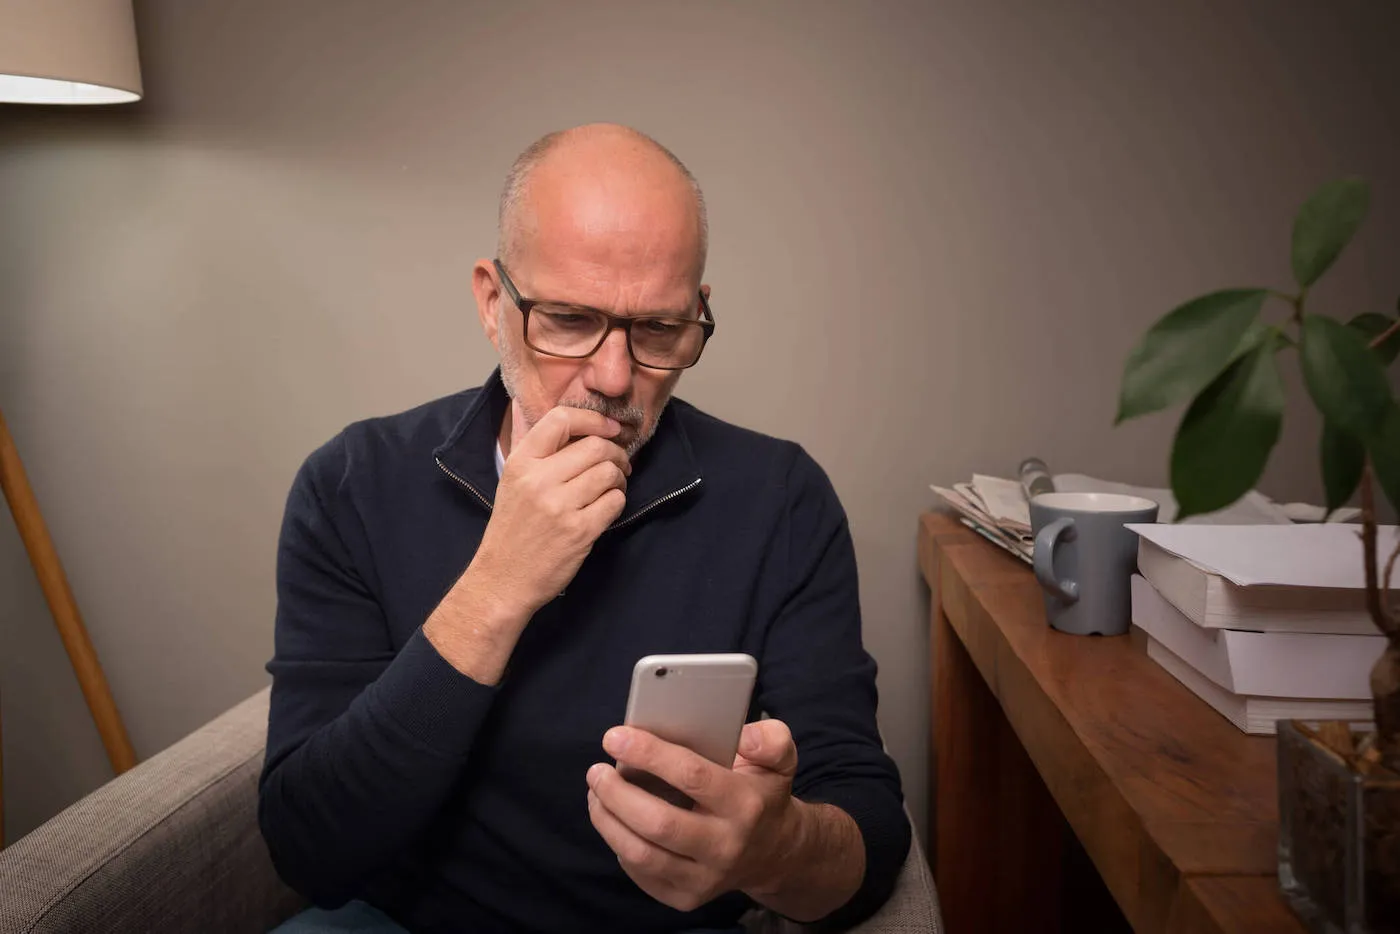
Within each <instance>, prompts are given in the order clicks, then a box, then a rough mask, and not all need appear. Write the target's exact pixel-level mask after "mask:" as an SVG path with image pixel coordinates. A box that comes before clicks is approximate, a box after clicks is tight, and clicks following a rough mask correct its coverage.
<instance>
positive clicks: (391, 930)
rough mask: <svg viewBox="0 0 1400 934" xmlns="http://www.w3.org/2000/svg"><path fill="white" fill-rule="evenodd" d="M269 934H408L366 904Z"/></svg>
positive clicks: (729, 931) (315, 912)
mask: <svg viewBox="0 0 1400 934" xmlns="http://www.w3.org/2000/svg"><path fill="white" fill-rule="evenodd" d="M743 930H744V929H743V928H739V927H736V928H726V929H724V930H719V929H716V928H706V929H705V930H703V931H701V930H696V931H691V932H688V934H743ZM269 934H408V932H407V931H406V930H404V929H403V928H401V927H399V925H398V924H396V923H394V919H393V918H391V917H389V916H388V915H386V914H385V913H384V912H382V911H380V910H379V909H378V908H375V907H374V906H373V905H371V904H369V903H367V902H361V901H353V902H347V903H346V904H344V905H342V906H341V907H339V908H337V909H335V910H334V911H327V910H326V909H324V908H308V909H306V910H305V911H303V912H302V913H301V914H299V915H295V916H294V917H291V918H288V919H287V920H286V921H284V922H282V923H281V924H279V925H277V927H275V928H273V929H272V931H271V932H269Z"/></svg>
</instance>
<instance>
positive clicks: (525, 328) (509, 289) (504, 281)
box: [491, 259, 715, 371]
mask: <svg viewBox="0 0 1400 934" xmlns="http://www.w3.org/2000/svg"><path fill="white" fill-rule="evenodd" d="M491 263H492V265H494V266H495V267H496V274H497V275H498V276H500V277H501V285H502V286H504V287H505V290H506V294H507V295H509V296H510V300H511V302H512V303H513V304H514V305H515V307H516V308H519V309H520V315H521V322H520V333H521V334H522V335H524V337H525V344H526V346H528V347H529V348H530V349H531V350H533V351H535V353H542V354H544V355H545V356H549V357H559V358H560V359H563V360H587V359H588V358H589V357H591V356H593V355H594V354H595V353H597V352H598V349H599V348H600V347H602V346H603V344H604V343H605V342H606V341H607V339H608V335H610V334H612V332H613V331H614V329H616V328H621V329H622V333H623V334H624V335H625V336H626V338H627V355H628V356H629V357H631V358H632V362H633V363H635V364H637V366H644V367H646V368H647V369H649V370H668V371H676V370H688V369H690V368H691V367H693V366H695V364H697V363H699V362H700V357H701V356H703V355H704V353H705V345H706V344H708V343H709V342H710V337H711V335H713V334H714V333H715V316H714V313H713V312H711V311H710V303H709V301H708V300H707V299H706V298H705V291H704V290H703V289H701V290H700V292H699V295H700V311H701V313H702V314H703V315H704V317H703V318H700V319H695V318H682V317H680V316H679V315H615V314H612V313H611V312H607V311H604V310H603V309H601V308H594V307H593V306H591V305H580V304H578V303H576V302H555V301H549V300H547V299H539V298H525V297H524V296H522V295H521V294H520V290H519V289H517V288H516V287H515V283H514V282H513V281H511V278H510V274H509V273H507V272H506V267H505V266H503V265H501V261H500V260H499V259H493V260H491ZM536 305H556V306H558V307H560V308H572V309H575V310H577V311H586V312H589V313H591V314H596V315H602V316H603V320H604V321H606V322H607V326H606V327H605V328H603V333H602V336H600V337H599V338H598V343H597V344H595V345H593V349H592V350H590V351H588V353H586V354H577V355H576V354H562V353H555V352H553V351H550V350H541V349H540V348H538V347H536V346H535V345H534V344H532V343H530V310H531V309H533V308H534V307H535V306H536ZM656 320H662V321H678V322H682V323H684V324H693V325H699V326H700V330H701V333H702V335H703V336H702V337H701V340H700V350H699V352H698V353H696V355H695V359H694V360H692V361H691V362H690V363H687V364H686V365H685V366H657V365H656V364H654V363H643V362H642V361H641V360H638V359H637V352H636V351H635V350H634V349H633V348H632V325H633V323H635V322H637V321H656Z"/></svg>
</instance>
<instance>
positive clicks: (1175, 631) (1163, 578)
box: [1129, 524, 1400, 733]
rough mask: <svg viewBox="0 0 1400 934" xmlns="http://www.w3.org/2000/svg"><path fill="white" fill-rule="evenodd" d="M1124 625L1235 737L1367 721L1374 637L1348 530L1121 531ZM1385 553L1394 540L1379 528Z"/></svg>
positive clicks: (1357, 546)
mask: <svg viewBox="0 0 1400 934" xmlns="http://www.w3.org/2000/svg"><path fill="white" fill-rule="evenodd" d="M1129 528H1131V529H1133V530H1134V531H1135V532H1137V533H1138V535H1139V550H1138V572H1139V573H1138V574H1136V575H1134V577H1133V582H1132V593H1133V601H1132V602H1133V611H1132V612H1133V624H1134V625H1135V626H1137V627H1138V628H1139V629H1141V630H1143V631H1144V632H1145V633H1146V635H1147V637H1148V640H1147V653H1148V655H1149V656H1150V657H1151V658H1153V659H1154V660H1155V661H1156V662H1157V663H1158V664H1160V665H1161V666H1162V667H1163V668H1165V669H1166V670H1167V671H1168V672H1170V673H1171V675H1172V676H1173V677H1175V678H1176V679H1177V680H1178V681H1180V682H1181V683H1182V684H1183V685H1185V686H1186V687H1187V688H1189V689H1190V690H1191V691H1192V692H1193V693H1195V694H1196V695H1197V696H1198V697H1200V698H1201V699H1202V700H1204V701H1205V702H1206V703H1208V704H1209V705H1210V706H1211V707H1213V708H1215V709H1216V710H1217V711H1219V712H1220V713H1221V714H1222V715H1224V716H1225V717H1226V718H1228V719H1229V720H1230V722H1232V723H1234V724H1235V725H1236V726H1237V727H1239V728H1240V729H1241V730H1243V731H1245V732H1246V733H1273V732H1274V731H1275V721H1276V720H1280V719H1299V720H1350V721H1357V722H1369V721H1370V720H1371V718H1372V708H1371V701H1370V697H1371V690H1370V674H1371V668H1372V666H1373V665H1374V664H1375V663H1376V659H1378V658H1379V657H1380V655H1381V652H1382V650H1383V649H1384V647H1385V639H1384V637H1383V636H1382V635H1381V634H1380V633H1379V631H1378V630H1377V629H1376V627H1375V625H1374V624H1373V623H1372V622H1371V618H1370V615H1369V614H1368V613H1367V611H1366V599H1365V589H1364V587H1365V575H1364V566H1363V563H1362V551H1361V541H1360V538H1359V536H1358V535H1357V531H1358V527H1357V526H1355V525H1239V526H1232V525H1214V526H1212V525H1167V524H1152V525H1131V526H1129ZM1378 537H1379V543H1378V545H1379V548H1378V550H1379V552H1380V554H1381V555H1382V556H1388V555H1389V554H1390V553H1391V551H1392V550H1393V549H1394V548H1395V543H1396V541H1397V540H1398V539H1400V530H1397V528H1396V527H1395V526H1382V527H1381V528H1380V530H1379V536H1378Z"/></svg>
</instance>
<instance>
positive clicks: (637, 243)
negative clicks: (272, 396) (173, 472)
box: [260, 125, 909, 934]
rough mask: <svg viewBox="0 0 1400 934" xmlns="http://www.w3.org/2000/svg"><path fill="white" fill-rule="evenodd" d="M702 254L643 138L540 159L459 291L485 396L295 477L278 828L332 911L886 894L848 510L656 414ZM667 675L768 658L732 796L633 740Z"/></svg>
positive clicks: (746, 902) (863, 905)
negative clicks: (670, 656)
mask: <svg viewBox="0 0 1400 934" xmlns="http://www.w3.org/2000/svg"><path fill="white" fill-rule="evenodd" d="M706 238H707V230H706V220H705V211H704V202H703V199H702V197H701V194H700V190H699V187H698V186H697V185H696V184H695V182H694V179H693V178H692V177H691V176H690V173H689V172H688V171H687V170H686V169H685V168H684V166H682V165H681V164H680V162H679V161H678V160H676V158H675V157H674V156H673V155H671V154H670V153H669V152H668V151H666V150H665V149H663V148H662V147H661V146H660V145H659V144H657V143H656V142H654V141H653V140H651V139H649V138H648V137H645V136H643V135H642V134H640V133H637V132H635V131H632V130H629V129H626V128H622V127H617V126H609V125H601V126H588V127H581V128H576V129H574V130H570V131H566V132H563V133H557V134H551V135H550V136H547V137H545V138H544V139H542V140H540V141H539V142H538V143H536V144H535V145H534V146H532V147H531V148H530V149H528V150H526V152H525V153H523V154H522V155H521V157H520V158H519V159H518V160H517V162H516V164H515V166H514V167H513V169H512V171H511V174H510V177H509V179H508V180H507V184H506V188H505V192H504V194H503V196H502V199H501V212H500V244H499V250H498V255H497V258H496V260H494V261H487V260H483V261H481V262H478V263H477V265H476V267H475V269H474V271H473V280H472V291H473V293H474V294H475V297H476V304H477V310H478V313H479V315H480V318H481V323H482V326H483V327H484V328H485V331H486V334H487V336H488V337H489V338H490V340H491V342H492V343H493V345H495V347H496V348H497V350H498V351H499V354H500V360H501V366H500V369H499V375H497V374H493V375H492V378H491V379H490V380H489V381H488V382H487V383H486V384H485V385H484V386H482V387H480V388H478V389H474V390H469V391H467V392H464V393H460V394H458V395H455V396H451V397H448V398H446V399H442V400H438V401H436V402H432V403H429V404H427V405H425V406H422V407H420V408H417V409H414V410H412V411H409V412H406V413H403V414H400V415H395V416H392V417H388V418H380V419H372V420H369V421H366V422H362V423H358V424H356V425H352V426H350V427H349V428H347V429H346V430H345V431H343V432H341V433H340V434H339V435H338V436H337V437H336V438H334V439H333V440H331V441H330V442H329V443H328V444H326V445H325V446H323V447H322V448H320V449H319V450H317V451H316V452H315V453H313V454H312V455H311V457H310V458H308V460H307V462H306V463H305V465H304V466H303V467H302V469H301V471H300V472H299V474H298V476H297V478H296V481H295V483H294V485H293V487H292V490H291V494H290V496H289V499H288V504H287V512H286V517H285V521H284V526H283V530H282V537H281V542H280V546H279V554H278V597H279V602H278V610H277V626H276V652H275V657H274V658H273V659H272V661H271V662H270V663H269V666H268V668H269V670H270V671H271V673H272V674H273V676H274V680H273V693H272V712H271V718H270V724H269V734H268V748H267V760H266V764H265V767H264V771H263V775H262V779H261V786H260V788H261V804H260V823H261V826H262V830H263V834H264V836H265V837H266V839H267V842H268V846H269V849H270V851H271V853H272V857H273V860H274V862H275V864H276V866H277V868H278V871H279V872H280V873H281V875H282V876H283V878H284V879H285V880H286V881H287V882H288V883H289V884H291V885H292V886H293V887H295V888H297V889H298V890H300V891H301V892H303V893H304V894H306V895H307V896H309V897H310V898H311V899H312V900H313V901H314V902H316V903H317V904H318V905H320V906H322V907H324V908H335V907H337V906H340V905H343V904H345V903H347V902H351V904H352V908H351V909H350V911H351V912H352V913H355V914H358V915H365V914H370V915H372V916H373V917H374V918H376V919H379V921H380V922H381V923H382V924H384V925H387V927H386V929H388V930H397V929H398V928H397V927H394V926H393V925H394V924H395V923H396V924H397V925H401V926H402V927H404V928H408V929H410V930H414V931H418V930H422V931H466V932H469V934H477V932H494V931H516V930H530V931H571V932H572V931H589V930H597V931H632V930H636V931H676V930H687V929H697V928H709V929H713V928H726V929H731V928H733V927H734V926H735V925H736V923H737V921H738V919H739V917H740V915H741V914H742V913H744V912H745V911H746V910H747V909H749V908H752V907H754V906H756V905H757V906H763V907H766V908H769V909H772V910H774V911H776V912H778V913H780V914H782V915H785V916H787V917H790V918H793V919H795V920H800V921H812V920H817V919H828V920H830V921H832V922H833V923H849V922H851V921H854V920H856V919H858V918H860V917H862V916H864V915H866V914H868V913H869V912H871V911H872V910H873V909H874V908H875V907H877V906H878V905H879V904H880V903H881V902H882V901H883V900H884V899H885V898H886V897H887V895H888V893H889V891H890V889H891V887H892V885H893V881H894V878H895V876H896V874H897V873H898V870H899V867H900V866H901V864H902V862H903V859H904V857H905V855H906V853H907V849H908V845H909V828H908V823H907V821H906V819H905V816H904V813H903V810H902V798H901V790H900V782H899V777H898V774H897V772H896V770H895V767H894V765H893V763H892V762H891V761H890V759H889V758H888V757H887V756H886V755H885V753H884V752H883V750H882V748H881V745H880V740H879V736H878V734H877V731H876V724H875V709H876V692H875V682H874V674H875V667H874V663H873V662H872V660H871V659H870V657H869V656H868V655H867V654H866V653H865V651H864V650H863V648H862V646H861V638H860V614H859V606H858V596H857V582H856V567H855V559H854V553H853V549H852V544H851V538H850V534H849V532H848V529H847V525H846V520H845V517H844V514H843V512H842V510H841V507H840V504H839V502H838V501H837V498H836V495H835V493H834V491H833V490H832V488H831V486H830V484H829V482H828V481H827V479H826V477H825V475H824V474H823V473H822V471H821V470H820V468H819V467H818V466H817V465H816V464H815V463H814V462H813V461H812V460H811V459H810V458H809V457H808V456H807V455H806V454H805V453H804V452H803V451H802V450H801V449H800V448H799V447H798V446H796V445H794V444H791V443H787V442H782V441H778V440H776V439H772V438H768V437H764V436H761V435H758V434H755V433H753V432H749V431H745V430H743V429H740V428H737V427H734V426H731V425H727V424H725V423H723V422H720V421H718V420H716V419H714V418H710V417H708V416H706V415H704V414H703V413H701V412H700V411H698V410H696V409H695V408H693V407H691V406H689V405H687V404H685V403H683V402H680V401H678V400H677V401H670V400H671V394H672V391H673V390H674V389H675V386H676V382H677V380H678V379H679V377H680V374H681V372H682V371H683V370H684V369H685V368H687V367H689V366H691V365H693V364H695V363H696V362H697V361H698V360H699V357H700V353H701V351H702V349H703V347H704V345H705V342H706V340H707V338H708V337H709V334H710V333H711V331H712V330H713V316H712V315H711V313H710V309H709V303H708V297H709V291H710V290H709V287H708V286H702V285H701V278H702V274H703V270H704V265H705V255H706ZM801 325H802V323H801V322H800V321H796V322H792V325H791V326H792V327H800V326H801ZM774 352H775V353H781V352H782V348H781V347H775V348H774ZM668 402H669V404H668ZM669 652H747V653H748V654H750V655H753V656H754V657H755V658H756V659H757V660H758V662H759V675H758V682H757V685H756V688H755V692H754V703H753V707H752V711H751V712H752V716H751V718H750V719H751V720H752V721H753V722H750V723H749V724H748V725H747V726H746V727H745V728H744V731H743V734H742V736H741V741H740V747H739V755H738V756H737V757H736V760H735V763H734V767H733V768H732V769H729V768H722V767H720V766H717V765H715V764H713V763H711V762H709V761H708V760H705V759H703V758H701V757H700V756H698V755H696V754H695V753H693V752H691V751H690V750H687V749H684V748H681V747H678V746H672V745H669V744H667V743H664V742H662V741H660V740H659V739H657V738H656V737H654V736H652V735H650V734H647V733H644V732H641V731H639V730H635V729H628V728H622V727H618V726H617V724H618V723H619V722H620V721H621V719H622V713H623V709H624V706H625V701H626V696H627V692H628V688H629V682H630V673H631V669H632V666H633V664H634V663H635V662H636V660H637V659H638V658H640V657H641V656H643V655H648V654H653V653H669ZM760 714H767V715H768V719H759V715H760ZM614 762H616V763H618V764H623V765H629V766H635V767H637V768H639V769H642V770H644V771H646V772H650V773H652V774H654V775H657V776H659V777H660V778H662V779H664V780H666V781H668V782H669V783H670V784H672V785H675V786H676V787H678V788H679V789H681V790H682V791H685V792H686V793H687V794H689V795H690V797H692V798H693V799H694V800H695V801H696V806H695V807H694V808H693V809H692V810H683V809H681V808H678V807H675V806H674V805H672V804H670V803H667V802H666V801H663V800H662V799H661V798H659V797H656V796H653V795H651V794H650V793H648V792H647V791H644V790H642V789H641V788H640V787H638V786H637V785H634V784H632V783H630V782H629V781H627V780H626V779H625V778H623V777H622V776H621V775H620V774H619V773H618V771H617V768H616V767H615V765H614V764H613V763H614ZM352 900H353V901H352ZM364 903H368V905H369V906H373V908H368V907H366V906H365V904H364ZM385 915H387V916H388V917H387V918H386V917H385ZM389 918H392V919H393V922H389V920H388V919H389ZM296 923H297V922H296V921H295V920H294V922H293V925H295V924H296Z"/></svg>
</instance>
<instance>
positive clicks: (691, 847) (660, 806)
mask: <svg viewBox="0 0 1400 934" xmlns="http://www.w3.org/2000/svg"><path fill="white" fill-rule="evenodd" d="M588 788H589V790H590V791H591V792H592V793H593V794H594V795H596V796H597V797H598V799H599V801H601V802H602V804H603V805H604V807H606V808H607V809H608V811H609V812H610V813H611V814H612V815H613V816H615V817H616V818H617V819H618V820H620V821H622V823H623V824H624V825H625V826H626V827H627V829H628V830H629V831H631V832H632V833H634V834H636V835H637V836H639V837H641V838H642V839H643V840H646V841H647V842H648V843H653V844H655V845H656V846H659V847H661V848H662V849H663V850H666V851H667V852H669V853H675V854H676V855H678V856H684V857H687V858H689V859H703V858H705V857H707V856H710V855H711V852H710V851H711V849H712V846H711V845H710V841H709V837H710V835H711V834H712V832H713V829H714V828H712V827H710V826H708V825H710V824H712V823H713V822H714V818H713V817H708V816H704V815H700V814H696V813H694V812H693V811H687V810H684V809H682V808H678V807H676V806H675V805H674V804H671V803H669V802H667V801H663V800H661V799H660V798H658V797H657V796H656V795H654V794H652V793H651V792H649V791H646V790H645V789H643V788H640V787H638V786H637V785H634V784H633V783H632V782H630V781H628V780H627V779H626V778H625V777H624V776H623V775H622V774H621V773H620V772H618V770H617V769H615V768H613V767H612V766H610V765H607V764H606V763H602V762H600V763H598V764H597V765H595V766H593V767H592V768H590V769H589V770H588Z"/></svg>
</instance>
